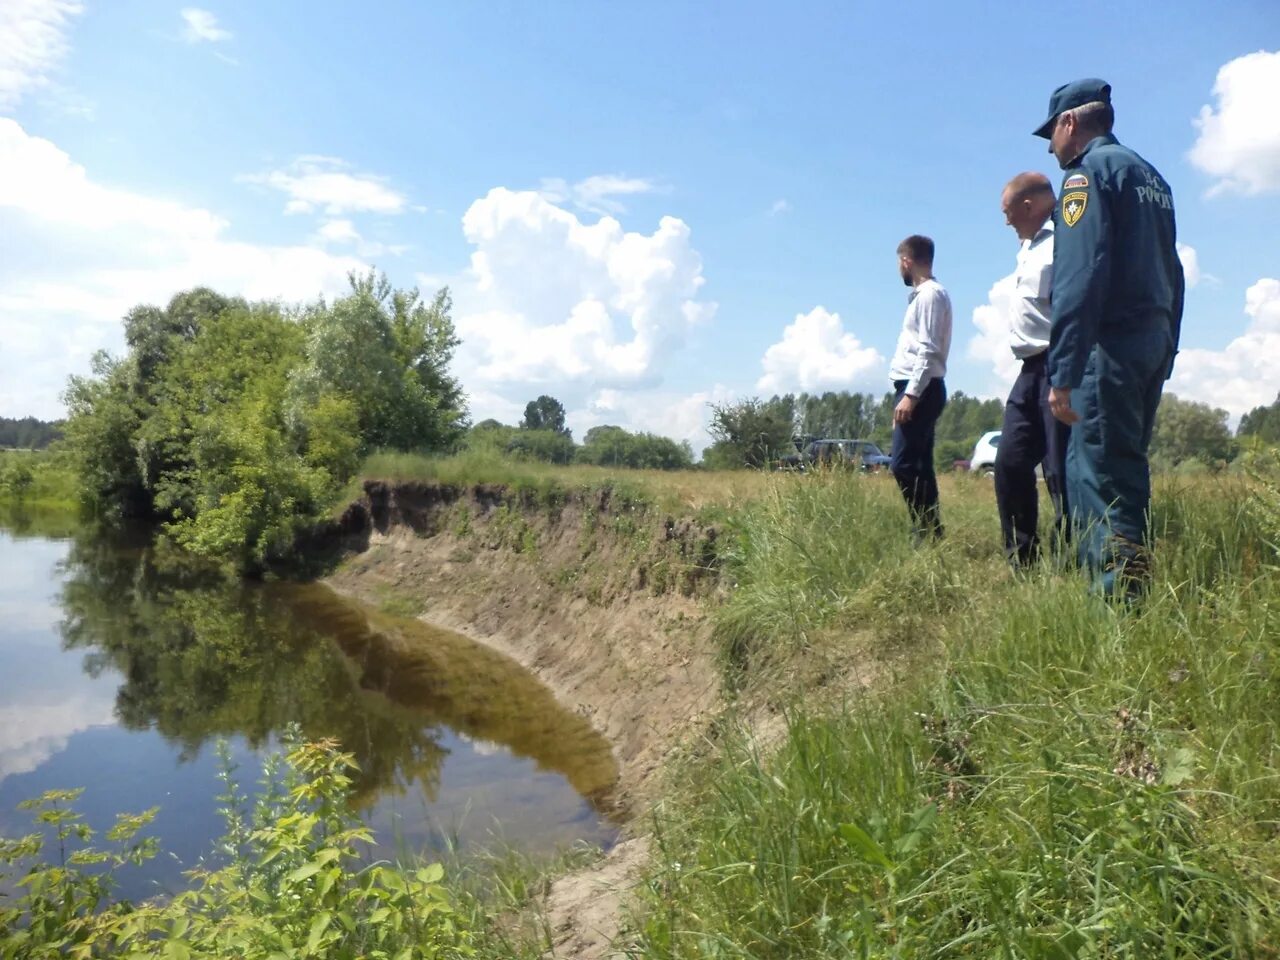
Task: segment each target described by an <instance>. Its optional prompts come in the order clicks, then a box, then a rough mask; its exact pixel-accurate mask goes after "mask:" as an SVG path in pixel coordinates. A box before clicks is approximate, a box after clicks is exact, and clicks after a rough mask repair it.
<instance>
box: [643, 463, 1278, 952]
mask: <svg viewBox="0 0 1280 960" xmlns="http://www.w3.org/2000/svg"><path fill="white" fill-rule="evenodd" d="M865 479H867V478H847V479H840V478H831V479H829V480H828V481H827V482H825V483H819V484H811V485H808V486H796V487H793V488H792V489H790V490H786V491H781V490H780V491H778V492H777V493H776V494H775V495H774V496H772V497H766V498H764V499H763V500H762V501H760V503H759V504H757V505H756V506H755V507H754V508H749V509H747V510H746V511H745V512H744V514H743V516H742V517H741V518H740V521H739V530H738V532H739V537H738V543H737V547H736V548H735V550H734V551H733V553H732V555H731V556H730V557H729V558H728V561H729V565H728V568H727V574H728V575H729V576H731V577H733V578H734V579H735V581H736V586H735V587H734V590H733V593H732V595H731V597H730V599H729V601H728V604H727V607H726V610H725V614H724V621H723V626H722V631H723V633H722V636H723V637H724V638H725V641H726V645H727V647H728V649H729V650H730V652H734V651H736V652H738V653H742V652H743V651H744V650H745V651H746V652H747V653H749V655H750V656H752V657H755V658H768V657H774V658H785V657H792V658H795V657H804V656H807V655H808V654H809V653H810V652H811V651H813V650H814V649H815V648H816V646H817V645H819V644H822V645H823V646H824V647H825V648H826V650H827V651H828V652H830V651H834V652H836V653H837V655H838V653H839V651H840V650H841V649H842V645H848V647H849V649H850V653H851V656H852V655H853V653H854V652H855V647H854V644H855V643H856V642H859V641H858V640H857V639H856V638H860V637H863V636H865V635H867V634H871V635H877V636H888V637H892V638H893V643H894V644H895V645H897V646H898V647H901V648H905V649H908V650H910V651H911V652H913V653H914V656H913V657H912V658H911V660H910V663H911V670H910V672H909V673H908V675H906V676H904V677H902V678H900V679H899V680H898V682H896V683H895V684H893V685H892V686H890V687H889V688H888V689H887V690H885V691H884V692H883V693H882V694H881V695H878V696H864V697H861V698H858V699H852V698H851V699H849V700H848V701H847V702H845V703H844V704H843V706H842V707H841V708H840V709H837V710H835V711H834V713H830V712H821V711H818V710H815V709H813V708H812V707H808V708H806V705H805V704H804V701H803V699H801V700H800V701H798V702H797V705H796V706H795V707H793V709H792V710H791V712H790V714H789V716H788V723H787V730H786V736H785V740H784V742H783V744H782V746H781V748H780V749H779V750H778V751H777V752H776V754H773V755H769V756H764V755H762V754H761V753H759V752H758V751H757V750H756V748H755V747H754V746H753V744H754V741H753V740H752V738H751V737H750V736H749V734H748V732H747V731H746V730H745V729H741V728H738V727H734V728H731V729H730V731H729V733H728V734H727V735H726V738H725V743H724V745H723V747H722V749H721V750H720V751H718V753H717V754H716V756H715V759H714V761H713V762H711V763H707V762H706V761H705V760H704V761H703V762H701V763H700V764H698V765H691V766H690V768H689V769H688V770H687V771H685V772H684V773H683V774H682V778H683V779H682V782H681V785H680V788H679V789H677V790H676V791H674V792H673V794H672V795H673V797H676V798H677V799H673V800H670V801H668V803H667V804H666V805H664V806H663V807H661V808H660V809H659V810H658V812H657V813H656V814H655V828H656V831H657V836H658V838H659V844H658V848H659V850H660V855H659V858H658V862H657V864H656V865H655V867H654V870H653V872H652V875H651V876H650V877H649V880H648V883H647V885H646V891H647V892H646V897H645V903H644V905H643V907H642V908H641V909H640V911H639V912H638V914H637V916H636V918H635V921H634V924H635V928H636V934H635V943H634V944H633V951H634V955H635V956H640V957H756V958H763V957H778V958H782V957H787V958H795V957H952V956H974V957H1008V958H1013V957H1135V958H1147V957H1161V958H1174V957H1179V958H1182V957H1185V958H1192V957H1197V958H1200V957H1269V956H1270V957H1274V956H1280V735H1278V734H1277V719H1278V718H1280V571H1277V565H1276V563H1275V560H1276V547H1275V545H1274V543H1273V542H1272V541H1271V540H1270V539H1269V538H1268V536H1267V535H1266V531H1265V530H1264V528H1263V526H1262V524H1261V523H1260V522H1259V520H1258V517H1259V516H1261V515H1265V511H1260V510H1259V508H1258V505H1259V503H1260V502H1265V501H1260V500H1259V498H1260V497H1263V496H1264V495H1266V491H1265V488H1263V487H1261V486H1258V485H1252V484H1249V483H1246V482H1242V481H1236V480H1215V479H1205V480H1197V481H1194V482H1189V481H1179V482H1178V483H1177V484H1176V485H1175V484H1164V485H1162V486H1161V488H1160V490H1159V492H1158V497H1157V501H1156V507H1155V528H1156V531H1157V533H1158V536H1159V545H1158V548H1157V559H1158V566H1157V572H1156V577H1157V579H1156V584H1155V588H1154V590H1153V592H1152V594H1151V595H1150V597H1149V598H1148V599H1147V600H1146V601H1145V602H1144V603H1143V604H1142V606H1141V607H1140V608H1137V609H1134V610H1128V611H1126V610H1123V609H1117V608H1114V607H1112V606H1109V605H1107V604H1106V603H1105V602H1103V601H1100V600H1097V601H1095V600H1091V599H1089V598H1088V597H1087V596H1086V594H1085V590H1084V584H1083V582H1082V581H1081V580H1080V579H1078V578H1077V576H1076V575H1075V574H1074V573H1071V572H1058V571H1056V570H1054V569H1053V568H1052V566H1051V565H1047V564H1046V565H1045V566H1043V567H1042V568H1041V569H1039V570H1038V571H1036V572H1034V573H1033V574H1031V575H1030V576H1027V577H1023V578H1015V577H1013V576H1011V575H1009V574H1007V573H1005V572H1004V571H1003V570H1002V569H1001V568H1000V562H999V561H998V560H993V559H986V558H983V557H982V554H985V555H986V557H987V558H990V557H991V556H992V555H993V554H996V553H998V551H995V550H994V546H995V544H994V543H993V538H994V537H995V536H996V534H995V533H994V532H993V522H994V521H993V519H992V518H991V513H992V506H991V495H990V491H989V489H983V488H980V487H976V486H963V485H953V486H951V487H950V488H949V489H947V490H944V498H945V499H944V510H946V511H948V514H947V517H946V519H947V522H948V529H949V531H950V532H951V533H952V537H951V542H950V543H944V544H943V545H942V546H940V547H938V548H929V549H925V550H922V551H912V550H910V549H909V548H908V547H906V546H905V545H904V544H903V543H902V541H903V540H904V539H905V530H904V529H903V528H904V526H905V519H904V518H903V517H902V516H901V515H900V513H901V504H900V503H898V504H894V503H893V497H892V491H891V490H887V489H884V490H881V489H877V488H876V487H874V486H873V485H868V484H865V483H859V481H864V480H865ZM1272 506H1274V504H1273V505H1272ZM893 507H896V508H897V510H894V509H893ZM857 653H858V655H864V654H865V649H862V648H858V649H857Z"/></svg>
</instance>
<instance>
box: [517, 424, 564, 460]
mask: <svg viewBox="0 0 1280 960" xmlns="http://www.w3.org/2000/svg"><path fill="white" fill-rule="evenodd" d="M576 450H577V447H576V446H575V445H574V442H573V438H572V437H570V436H569V434H568V431H567V430H566V431H564V432H563V433H562V432H560V431H557V430H523V429H522V430H516V431H513V432H512V435H511V438H510V439H509V440H508V441H507V447H506V452H507V453H510V454H512V455H513V456H516V457H519V458H521V459H525V460H542V461H544V462H546V463H559V464H565V463H573V457H574V453H575V451H576Z"/></svg>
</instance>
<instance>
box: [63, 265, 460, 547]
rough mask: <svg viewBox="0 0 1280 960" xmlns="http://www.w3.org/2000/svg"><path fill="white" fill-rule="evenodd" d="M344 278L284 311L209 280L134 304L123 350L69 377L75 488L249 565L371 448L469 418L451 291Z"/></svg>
mask: <svg viewBox="0 0 1280 960" xmlns="http://www.w3.org/2000/svg"><path fill="white" fill-rule="evenodd" d="M350 279H351V292H350V293H349V294H347V295H346V296H344V297H339V298H338V299H337V300H335V301H333V302H332V303H326V302H324V301H319V302H317V303H315V304H312V305H311V306H309V307H307V308H306V309H305V310H303V311H301V312H298V313H296V314H290V313H286V312H285V311H282V309H281V308H280V307H279V306H278V305H276V304H271V303H257V304H250V303H247V302H245V301H244V300H240V299H235V298H227V297H222V296H220V295H218V294H216V293H214V292H213V291H211V290H205V289H196V290H191V291H188V292H186V293H181V294H178V295H177V296H176V297H174V298H173V300H172V301H170V303H169V305H168V306H167V307H166V308H165V309H164V310H160V309H158V308H155V307H137V308H135V309H134V310H132V311H130V313H129V314H128V316H127V317H126V318H125V341H126V343H127V344H128V347H129V352H128V354H127V355H126V356H125V357H123V358H120V359H113V358H111V357H109V356H107V355H106V354H105V353H100V354H98V355H97V356H95V358H94V361H93V367H92V372H91V374H90V375H89V376H83V377H72V378H71V382H70V384H69V385H68V388H67V392H66V402H67V406H68V409H69V411H70V417H69V419H68V422H67V424H66V438H67V439H66V447H67V450H68V451H69V453H70V456H71V459H72V461H73V463H74V465H75V470H76V473H77V475H78V476H79V479H80V489H81V495H82V497H83V499H84V500H86V501H87V502H89V503H90V504H91V505H92V506H93V507H95V508H96V509H97V510H98V511H99V512H101V513H102V514H104V515H106V516H141V517H145V518H149V519H156V520H161V521H164V522H167V523H168V524H169V525H170V532H172V533H175V534H176V535H177V537H178V538H179V539H180V540H181V542H182V543H184V544H185V545H186V546H187V547H189V548H190V549H192V550H194V551H195V552H197V553H202V554H205V555H211V556H217V557H221V558H232V559H235V560H236V561H237V562H238V563H239V564H240V565H241V566H242V567H247V568H252V567H256V566H260V565H262V564H263V563H264V562H266V561H268V560H271V559H274V558H276V557H279V556H280V555H281V554H283V553H285V552H287V550H288V548H289V546H290V545H291V544H292V542H293V535H294V531H295V530H296V528H297V527H298V526H299V525H300V524H305V523H308V522H310V521H311V520H313V519H315V518H316V517H318V516H320V515H322V514H323V512H324V510H325V508H326V507H327V505H328V504H329V503H330V502H331V501H332V499H333V498H334V497H335V496H336V495H337V494H338V492H339V491H340V490H341V489H342V486H343V484H345V483H346V481H347V480H348V479H349V478H350V477H351V476H352V474H353V473H354V472H355V470H356V469H357V467H358V465H359V462H360V459H361V458H362V457H363V456H365V455H366V454H367V453H369V452H370V451H371V450H372V449H374V448H375V447H384V448H388V449H398V450H410V449H412V450H428V449H430V450H448V449H452V447H453V446H454V445H455V444H456V441H457V440H458V438H459V437H460V436H461V433H462V430H463V427H464V425H465V419H466V418H465V411H464V408H463V401H462V392H461V387H460V386H459V384H458V382H457V381H456V380H454V379H453V378H452V377H451V376H449V373H448V365H449V362H450V359H451V358H452V355H453V350H454V348H455V347H456V345H457V343H458V341H457V338H456V337H455V336H454V332H453V323H452V321H451V320H450V317H449V310H450V301H449V296H448V292H447V291H444V290H442V291H440V293H438V294H437V295H436V297H435V299H434V300H433V301H432V302H431V303H430V304H426V303H423V302H420V301H419V295H418V292H417V290H407V291H406V290H393V289H392V288H391V285H390V284H389V283H388V282H387V280H386V278H383V277H377V276H376V275H374V274H369V275H368V276H363V277H359V276H354V275H353V276H352V277H351V278H350Z"/></svg>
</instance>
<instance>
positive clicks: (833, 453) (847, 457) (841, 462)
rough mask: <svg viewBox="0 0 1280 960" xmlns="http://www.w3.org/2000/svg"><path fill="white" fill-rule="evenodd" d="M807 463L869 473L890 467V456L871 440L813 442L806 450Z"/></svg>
mask: <svg viewBox="0 0 1280 960" xmlns="http://www.w3.org/2000/svg"><path fill="white" fill-rule="evenodd" d="M804 458H805V462H806V463H809V464H819V463H826V464H832V465H837V466H842V467H857V468H858V469H860V470H865V471H867V472H871V471H875V470H879V469H880V468H881V467H888V466H889V456H888V455H887V454H886V453H885V452H884V451H883V450H881V449H880V448H879V447H878V446H876V445H875V444H874V443H872V442H871V441H870V440H843V439H834V440H812V441H810V443H809V445H808V446H807V447H805V450H804Z"/></svg>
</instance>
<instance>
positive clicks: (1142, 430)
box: [1035, 79, 1185, 598]
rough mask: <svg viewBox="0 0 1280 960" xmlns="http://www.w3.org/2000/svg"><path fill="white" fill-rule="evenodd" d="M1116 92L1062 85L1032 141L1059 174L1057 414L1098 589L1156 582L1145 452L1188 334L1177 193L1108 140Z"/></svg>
mask: <svg viewBox="0 0 1280 960" xmlns="http://www.w3.org/2000/svg"><path fill="white" fill-rule="evenodd" d="M1114 121H1115V112H1114V110H1113V109H1112V106H1111V86H1110V84H1108V83H1105V82H1104V81H1102V80H1097V79H1087V80H1076V81H1074V82H1073V83H1068V84H1064V85H1063V86H1061V87H1059V88H1058V89H1057V90H1055V91H1054V92H1053V95H1052V96H1051V97H1050V98H1049V117H1048V119H1047V120H1045V122H1044V123H1042V124H1041V125H1040V127H1039V128H1038V129H1037V130H1036V131H1035V135H1036V136H1038V137H1044V138H1045V139H1047V140H1048V141H1049V151H1050V152H1051V153H1052V154H1053V155H1054V156H1055V157H1057V159H1058V164H1059V166H1061V167H1062V169H1063V171H1064V173H1063V180H1062V189H1061V191H1060V200H1059V207H1058V217H1059V219H1058V223H1057V231H1056V235H1055V237H1054V253H1053V331H1052V334H1051V336H1050V342H1049V384H1050V390H1049V406H1050V409H1052V410H1053V415H1054V416H1055V417H1057V418H1058V419H1059V420H1061V421H1062V422H1063V423H1071V424H1074V426H1073V427H1072V430H1071V444H1070V447H1069V449H1068V453H1067V497H1068V500H1069V501H1070V505H1071V517H1072V520H1073V522H1074V525H1075V530H1074V531H1073V533H1074V536H1075V537H1076V538H1077V546H1078V552H1079V555H1080V559H1081V562H1082V563H1084V564H1085V565H1086V566H1087V567H1088V569H1089V570H1090V572H1091V574H1092V576H1093V590H1094V591H1095V592H1097V593H1101V594H1103V595H1105V596H1120V597H1125V598H1133V597H1136V596H1137V595H1139V594H1140V593H1141V592H1142V591H1143V590H1144V588H1145V586H1146V583H1147V581H1148V579H1149V576H1150V572H1149V562H1148V515H1147V511H1148V510H1149V508H1150V504H1151V477H1150V471H1149V467H1148V462H1147V451H1148V449H1149V447H1150V445H1151V432H1152V429H1153V428H1154V426H1155V419H1156V409H1157V408H1158V407H1159V405H1160V393H1161V391H1162V390H1163V388H1164V381H1165V380H1166V379H1167V378H1168V377H1169V375H1170V374H1171V373H1172V371H1173V357H1174V354H1175V353H1176V352H1177V348H1178V337H1179V334H1180V332H1181V328H1182V304H1183V294H1184V291H1185V285H1184V280H1183V274H1182V264H1181V262H1180V261H1179V259H1178V251H1177V248H1176V245H1175V244H1176V240H1177V230H1176V227H1175V223H1174V215H1173V193H1172V191H1170V189H1169V184H1168V183H1167V182H1166V181H1165V179H1164V178H1163V177H1162V176H1160V174H1159V172H1158V171H1157V170H1156V169H1155V167H1153V166H1151V164H1149V163H1147V161H1146V160H1144V159H1143V158H1142V157H1140V156H1138V154H1136V153H1134V152H1133V151H1132V150H1130V149H1129V148H1128V147H1125V146H1123V145H1121V144H1120V142H1119V141H1117V140H1116V138H1115V137H1114V136H1112V135H1111V128H1112V125H1113V123H1114Z"/></svg>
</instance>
